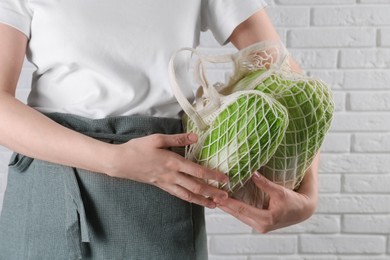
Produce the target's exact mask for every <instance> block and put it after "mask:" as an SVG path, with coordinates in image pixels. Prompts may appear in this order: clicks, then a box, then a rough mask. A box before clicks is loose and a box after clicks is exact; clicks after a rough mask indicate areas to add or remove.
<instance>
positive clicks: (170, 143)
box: [155, 133, 198, 148]
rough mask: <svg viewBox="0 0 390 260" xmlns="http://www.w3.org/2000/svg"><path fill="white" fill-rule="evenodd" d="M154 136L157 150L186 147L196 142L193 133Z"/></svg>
mask: <svg viewBox="0 0 390 260" xmlns="http://www.w3.org/2000/svg"><path fill="white" fill-rule="evenodd" d="M156 136H157V137H156V142H155V144H156V147H159V148H169V147H180V146H186V145H190V144H193V143H196V142H197V141H198V136H197V135H196V134H194V133H185V134H174V135H156Z"/></svg>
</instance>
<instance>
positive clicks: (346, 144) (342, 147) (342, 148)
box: [321, 133, 351, 153]
mask: <svg viewBox="0 0 390 260" xmlns="http://www.w3.org/2000/svg"><path fill="white" fill-rule="evenodd" d="M350 148H351V135H350V134H344V133H343V134H341V133H328V134H327V135H326V136H325V140H324V143H323V144H322V147H321V152H325V153H329V152H332V153H347V152H349V151H350V150H351V149H350Z"/></svg>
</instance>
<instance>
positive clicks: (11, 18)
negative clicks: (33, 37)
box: [0, 0, 32, 38]
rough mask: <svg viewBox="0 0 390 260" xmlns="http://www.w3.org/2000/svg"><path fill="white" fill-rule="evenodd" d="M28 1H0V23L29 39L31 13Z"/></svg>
mask: <svg viewBox="0 0 390 260" xmlns="http://www.w3.org/2000/svg"><path fill="white" fill-rule="evenodd" d="M27 1H28V0H1V1H0V23H3V24H7V25H9V26H12V27H14V28H15V29H17V30H19V31H21V32H22V33H24V34H25V35H26V36H27V37H28V38H30V25H31V19H32V12H31V10H30V8H29V7H28V3H27Z"/></svg>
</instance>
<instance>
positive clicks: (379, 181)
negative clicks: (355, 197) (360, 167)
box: [342, 170, 390, 193]
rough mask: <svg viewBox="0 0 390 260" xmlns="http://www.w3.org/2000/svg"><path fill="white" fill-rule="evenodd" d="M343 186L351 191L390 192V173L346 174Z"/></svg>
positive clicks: (344, 189) (345, 189)
mask: <svg viewBox="0 0 390 260" xmlns="http://www.w3.org/2000/svg"><path fill="white" fill-rule="evenodd" d="M388 171H389V172H390V170H388ZM342 187H343V191H344V192H350V193H390V174H372V173H370V174H345V175H344V181H343V186H342Z"/></svg>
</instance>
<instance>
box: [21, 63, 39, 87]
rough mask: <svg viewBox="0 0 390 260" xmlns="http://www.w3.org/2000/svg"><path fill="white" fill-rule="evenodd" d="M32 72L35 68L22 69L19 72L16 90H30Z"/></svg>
mask: <svg viewBox="0 0 390 260" xmlns="http://www.w3.org/2000/svg"><path fill="white" fill-rule="evenodd" d="M34 71H35V68H32V67H30V66H26V67H23V69H22V71H21V72H20V77H19V81H18V85H17V89H23V90H30V89H31V80H32V74H33V72H34Z"/></svg>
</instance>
